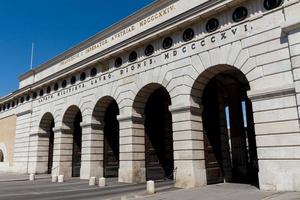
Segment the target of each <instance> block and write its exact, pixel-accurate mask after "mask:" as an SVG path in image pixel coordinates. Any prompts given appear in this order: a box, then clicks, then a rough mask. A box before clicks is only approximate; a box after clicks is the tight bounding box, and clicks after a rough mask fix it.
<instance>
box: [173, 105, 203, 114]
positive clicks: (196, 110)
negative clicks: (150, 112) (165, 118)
mask: <svg viewBox="0 0 300 200" xmlns="http://www.w3.org/2000/svg"><path fill="white" fill-rule="evenodd" d="M169 110H170V112H171V113H185V112H191V113H192V114H195V115H200V114H201V113H202V109H201V108H200V107H196V106H190V105H174V106H173V105H171V106H169Z"/></svg>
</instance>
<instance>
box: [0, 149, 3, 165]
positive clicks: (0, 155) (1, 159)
mask: <svg viewBox="0 0 300 200" xmlns="http://www.w3.org/2000/svg"><path fill="white" fill-rule="evenodd" d="M0 162H4V154H3V151H2V150H1V149H0Z"/></svg>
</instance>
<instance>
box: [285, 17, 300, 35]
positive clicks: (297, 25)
mask: <svg viewBox="0 0 300 200" xmlns="http://www.w3.org/2000/svg"><path fill="white" fill-rule="evenodd" d="M281 29H282V31H283V32H285V33H289V32H291V31H294V30H296V29H300V19H295V20H291V21H286V22H284V23H283V24H282V25H281Z"/></svg>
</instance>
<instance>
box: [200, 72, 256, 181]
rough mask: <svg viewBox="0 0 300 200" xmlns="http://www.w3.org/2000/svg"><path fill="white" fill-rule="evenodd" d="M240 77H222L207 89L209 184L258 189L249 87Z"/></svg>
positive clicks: (228, 74)
mask: <svg viewBox="0 0 300 200" xmlns="http://www.w3.org/2000/svg"><path fill="white" fill-rule="evenodd" d="M236 75H237V73H232V72H231V71H228V72H224V73H221V74H219V75H216V76H215V77H214V78H212V79H211V80H210V81H209V82H208V84H207V86H206V87H205V90H204V93H203V97H202V105H203V114H202V119H203V127H204V146H205V160H206V163H205V164H206V171H207V182H208V184H214V183H220V182H234V183H250V184H254V185H257V182H258V166H257V152H256V141H255V133H254V123H253V116H252V115H253V114H252V113H253V112H252V106H251V101H250V100H249V99H248V97H247V95H246V91H247V90H248V89H249V85H248V83H245V82H242V81H241V80H242V79H241V78H240V77H236Z"/></svg>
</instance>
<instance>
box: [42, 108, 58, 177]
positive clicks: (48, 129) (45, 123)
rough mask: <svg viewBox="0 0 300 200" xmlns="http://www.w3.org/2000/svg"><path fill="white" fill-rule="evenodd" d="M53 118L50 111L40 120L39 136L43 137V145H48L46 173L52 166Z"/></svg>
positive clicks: (50, 170) (49, 172) (49, 171)
mask: <svg viewBox="0 0 300 200" xmlns="http://www.w3.org/2000/svg"><path fill="white" fill-rule="evenodd" d="M54 126H55V123H54V118H53V116H52V114H51V113H46V114H45V115H44V116H43V117H42V120H41V122H40V135H39V137H41V138H45V145H48V152H47V153H45V155H47V159H45V160H47V173H48V174H51V172H52V168H53V148H54V132H53V128H54Z"/></svg>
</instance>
